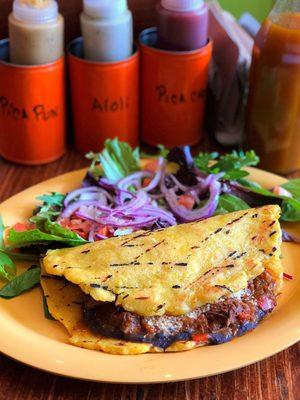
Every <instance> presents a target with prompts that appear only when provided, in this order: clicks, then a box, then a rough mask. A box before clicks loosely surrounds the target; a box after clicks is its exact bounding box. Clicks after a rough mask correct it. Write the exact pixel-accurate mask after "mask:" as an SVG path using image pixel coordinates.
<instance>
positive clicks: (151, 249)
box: [43, 205, 282, 316]
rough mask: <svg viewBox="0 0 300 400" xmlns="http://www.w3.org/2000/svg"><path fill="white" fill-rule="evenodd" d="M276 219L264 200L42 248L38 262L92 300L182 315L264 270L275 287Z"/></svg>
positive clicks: (278, 236) (143, 311)
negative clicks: (210, 215)
mask: <svg viewBox="0 0 300 400" xmlns="http://www.w3.org/2000/svg"><path fill="white" fill-rule="evenodd" d="M279 216H280V208H279V206H276V205H274V206H273V205H270V206H265V207H261V208H255V209H249V210H246V211H245V210H244V211H239V212H235V213H231V214H226V215H220V216H216V217H213V218H209V219H207V220H204V221H199V222H193V223H189V224H182V225H178V226H174V227H171V228H167V229H163V230H158V231H153V232H150V231H139V232H135V233H133V234H130V235H126V236H121V237H118V238H111V239H107V240H103V241H99V242H96V243H90V244H86V245H83V246H79V247H76V248H71V249H60V250H49V251H48V252H47V255H46V257H45V258H44V260H43V264H44V267H45V270H46V272H47V273H48V274H51V275H56V276H63V277H65V278H66V279H67V280H68V281H70V282H71V283H73V284H75V285H79V286H80V288H81V289H82V290H83V291H84V292H85V293H86V294H89V295H90V296H91V297H92V298H94V299H95V300H96V301H102V302H114V303H115V304H116V305H117V306H121V307H122V308H123V309H124V310H127V311H130V312H135V313H137V314H138V315H141V316H159V315H164V314H170V315H182V314H186V313H188V312H190V311H191V310H193V309H195V308H196V307H200V306H202V305H204V304H207V303H215V302H217V301H218V300H219V299H220V298H223V297H230V296H231V295H232V294H234V293H237V292H239V291H241V290H243V289H245V288H246V287H247V283H248V281H250V280H251V279H254V278H255V277H257V276H258V275H260V274H262V272H263V271H264V270H267V271H268V272H270V273H271V274H272V276H273V278H274V280H275V282H276V291H277V292H278V291H279V290H280V287H281V283H282V266H281V262H280V245H281V229H280V225H279V222H278V219H279Z"/></svg>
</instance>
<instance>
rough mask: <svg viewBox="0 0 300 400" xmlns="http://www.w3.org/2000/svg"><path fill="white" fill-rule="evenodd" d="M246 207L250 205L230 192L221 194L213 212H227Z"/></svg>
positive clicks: (245, 208)
mask: <svg viewBox="0 0 300 400" xmlns="http://www.w3.org/2000/svg"><path fill="white" fill-rule="evenodd" d="M248 208H250V206H249V205H248V204H247V203H246V202H245V201H244V200H242V199H240V198H239V197H237V196H233V195H232V194H222V195H221V196H220V198H219V204H218V208H217V210H216V213H215V214H217V215H219V214H228V213H231V212H234V211H240V210H247V209H248Z"/></svg>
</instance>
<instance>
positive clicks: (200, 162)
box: [194, 152, 219, 174]
mask: <svg viewBox="0 0 300 400" xmlns="http://www.w3.org/2000/svg"><path fill="white" fill-rule="evenodd" d="M218 157H219V153H217V152H214V153H199V154H198V155H197V156H196V157H195V158H194V162H195V165H196V166H197V167H198V168H199V169H200V171H202V172H206V173H207V174H217V173H218V172H219V170H217V169H215V168H214V164H213V165H211V162H212V161H214V160H216V159H217V158H218Z"/></svg>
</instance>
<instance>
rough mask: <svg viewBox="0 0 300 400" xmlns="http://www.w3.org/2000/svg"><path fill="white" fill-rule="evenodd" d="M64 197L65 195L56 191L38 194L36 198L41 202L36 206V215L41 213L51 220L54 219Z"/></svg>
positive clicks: (58, 212)
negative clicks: (39, 205)
mask: <svg viewBox="0 0 300 400" xmlns="http://www.w3.org/2000/svg"><path fill="white" fill-rule="evenodd" d="M65 197H66V196H65V195H63V194H61V193H57V192H52V193H49V194H44V195H42V196H38V197H37V199H38V200H40V201H42V202H43V204H42V206H41V207H39V208H38V212H37V215H43V216H46V217H48V218H50V219H51V220H56V219H57V217H58V216H59V214H60V213H61V210H62V208H63V202H64V199H65Z"/></svg>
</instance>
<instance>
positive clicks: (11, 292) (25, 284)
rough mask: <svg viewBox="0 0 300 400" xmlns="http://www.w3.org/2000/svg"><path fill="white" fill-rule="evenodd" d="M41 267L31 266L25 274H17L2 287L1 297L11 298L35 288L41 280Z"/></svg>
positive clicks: (0, 290)
mask: <svg viewBox="0 0 300 400" xmlns="http://www.w3.org/2000/svg"><path fill="white" fill-rule="evenodd" d="M40 274H41V268H40V267H37V266H35V267H33V268H29V269H28V270H27V271H26V272H24V273H23V274H21V275H19V276H16V277H15V278H14V279H13V280H12V281H11V282H9V283H8V284H7V285H5V286H3V288H2V289H0V297H3V298H6V299H10V298H13V297H16V296H19V295H20V294H21V293H23V292H25V291H27V290H29V289H31V288H33V287H34V286H35V285H37V284H39V282H40Z"/></svg>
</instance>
